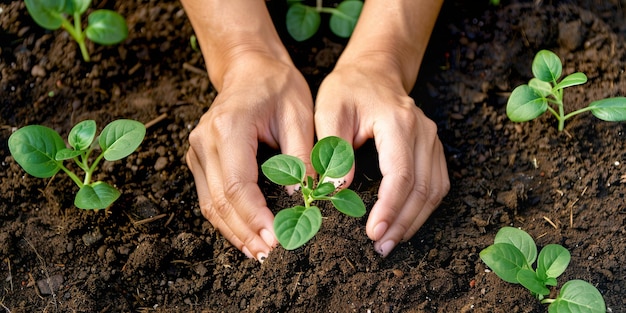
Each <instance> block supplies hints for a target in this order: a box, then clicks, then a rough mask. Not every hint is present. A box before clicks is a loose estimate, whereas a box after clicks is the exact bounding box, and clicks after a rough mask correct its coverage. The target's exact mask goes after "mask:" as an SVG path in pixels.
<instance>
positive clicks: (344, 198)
mask: <svg viewBox="0 0 626 313" xmlns="http://www.w3.org/2000/svg"><path fill="white" fill-rule="evenodd" d="M330 202H332V203H333V205H334V206H335V208H337V210H339V212H341V213H343V214H345V215H348V216H352V217H361V216H363V215H365V204H364V203H363V200H361V197H359V195H358V194H357V193H356V192H354V191H352V190H350V189H342V190H340V191H339V192H337V193H336V194H335V195H334V196H332V197H331V198H330Z"/></svg>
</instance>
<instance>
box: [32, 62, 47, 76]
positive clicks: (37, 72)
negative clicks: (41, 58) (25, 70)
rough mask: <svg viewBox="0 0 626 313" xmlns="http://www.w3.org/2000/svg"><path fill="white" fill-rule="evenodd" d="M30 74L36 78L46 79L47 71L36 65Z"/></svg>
mask: <svg viewBox="0 0 626 313" xmlns="http://www.w3.org/2000/svg"><path fill="white" fill-rule="evenodd" d="M30 74H31V75H33V76H36V77H46V69H45V68H43V66H41V65H35V66H33V68H32V69H31V70H30Z"/></svg>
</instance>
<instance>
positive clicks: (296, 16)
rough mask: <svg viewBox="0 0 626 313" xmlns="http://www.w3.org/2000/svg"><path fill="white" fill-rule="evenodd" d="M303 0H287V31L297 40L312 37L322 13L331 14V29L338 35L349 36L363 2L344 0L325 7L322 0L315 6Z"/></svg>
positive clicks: (318, 0) (318, 25) (317, 27)
mask: <svg viewBox="0 0 626 313" xmlns="http://www.w3.org/2000/svg"><path fill="white" fill-rule="evenodd" d="M301 1H302V0H287V2H288V3H289V10H287V31H288V32H289V34H290V35H291V37H293V39H295V40H297V41H304V40H307V39H309V38H311V37H312V36H313V35H315V33H316V32H317V30H318V29H319V27H320V22H321V19H322V18H321V15H320V13H329V14H330V30H331V31H332V32H333V33H334V34H335V35H337V36H339V37H343V38H348V37H350V35H352V31H354V27H355V26H356V22H357V20H358V19H359V15H360V14H361V9H362V8H363V2H362V1H359V0H344V1H342V2H341V3H339V5H338V6H337V7H336V8H330V7H324V6H323V5H322V0H316V1H317V2H316V5H315V6H308V5H305V4H302V3H301Z"/></svg>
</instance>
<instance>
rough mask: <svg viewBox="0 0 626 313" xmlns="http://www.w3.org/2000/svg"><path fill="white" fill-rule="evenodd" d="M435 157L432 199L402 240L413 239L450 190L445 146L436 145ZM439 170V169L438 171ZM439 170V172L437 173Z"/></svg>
mask: <svg viewBox="0 0 626 313" xmlns="http://www.w3.org/2000/svg"><path fill="white" fill-rule="evenodd" d="M434 155H435V158H434V159H433V169H434V171H433V175H434V176H433V178H432V179H431V182H432V185H433V188H432V189H431V197H430V198H429V199H430V200H429V201H427V202H426V204H425V207H424V209H423V210H421V211H420V213H419V215H418V216H417V218H416V219H415V221H413V224H412V225H411V227H409V229H408V230H407V232H406V233H405V234H404V236H403V237H402V241H406V240H409V239H411V237H413V235H415V233H416V232H417V230H418V229H420V227H422V225H424V223H426V220H428V217H429V216H430V215H431V214H432V213H433V212H434V211H435V209H437V207H438V206H439V204H440V203H441V200H442V199H443V197H444V196H445V195H446V194H447V193H448V191H449V190H450V179H449V177H448V167H447V165H446V159H445V156H444V153H443V146H442V145H441V143H439V144H438V145H437V146H436V147H435V154H434ZM437 170H438V171H437ZM437 172H438V174H436V173H437Z"/></svg>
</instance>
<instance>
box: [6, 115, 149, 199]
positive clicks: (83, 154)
mask: <svg viewBox="0 0 626 313" xmlns="http://www.w3.org/2000/svg"><path fill="white" fill-rule="evenodd" d="M145 134H146V128H145V126H144V125H143V124H142V123H140V122H137V121H133V120H116V121H113V122H111V123H110V124H108V125H107V126H106V127H104V129H103V130H102V132H101V133H100V136H99V138H98V141H97V143H98V144H99V146H100V149H101V152H100V154H99V155H98V156H97V157H96V158H95V159H94V161H93V162H92V163H91V164H90V163H89V160H90V158H89V157H90V155H91V152H92V151H94V150H95V149H96V147H97V144H96V141H95V139H96V122H95V121H93V120H85V121H82V122H80V123H78V124H76V125H75V126H74V127H73V128H72V129H71V130H70V133H69V136H68V138H67V139H68V142H69V145H70V146H71V148H67V146H66V145H65V142H63V139H62V138H61V136H60V135H59V134H58V133H57V132H56V131H54V130H53V129H51V128H48V127H46V126H41V125H29V126H25V127H22V128H20V129H18V130H17V131H15V132H14V133H13V134H12V135H11V137H9V150H10V151H11V155H13V158H15V161H17V163H18V164H19V165H20V166H21V167H22V168H23V169H24V170H25V171H26V172H27V173H28V174H30V175H33V176H35V177H39V178H48V177H52V176H53V175H55V174H56V173H57V172H58V171H59V170H63V171H64V172H65V173H66V174H67V175H68V176H69V177H70V178H71V179H72V180H73V181H74V182H75V183H76V185H78V187H79V188H80V189H79V190H78V193H76V198H75V199H74V205H76V207H78V208H80V209H104V208H107V207H108V206H109V205H111V204H112V203H113V202H114V201H115V200H117V198H119V196H120V192H119V191H118V190H117V189H115V187H113V186H111V185H109V184H107V183H105V182H102V181H95V182H92V178H93V174H94V172H95V170H96V168H97V166H98V164H99V163H100V161H102V158H104V159H105V160H108V161H115V160H119V159H122V158H125V157H127V156H128V155H130V154H131V153H133V151H135V149H137V147H139V145H140V144H141V142H142V141H143V138H144V136H145ZM69 159H72V160H74V162H76V165H78V167H79V168H81V169H82V170H83V171H84V172H85V177H84V178H83V180H81V179H80V178H78V176H77V175H76V174H75V173H74V172H72V171H71V170H69V169H68V168H67V167H65V166H64V165H63V162H64V161H65V160H69Z"/></svg>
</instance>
